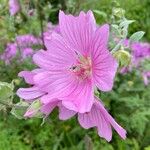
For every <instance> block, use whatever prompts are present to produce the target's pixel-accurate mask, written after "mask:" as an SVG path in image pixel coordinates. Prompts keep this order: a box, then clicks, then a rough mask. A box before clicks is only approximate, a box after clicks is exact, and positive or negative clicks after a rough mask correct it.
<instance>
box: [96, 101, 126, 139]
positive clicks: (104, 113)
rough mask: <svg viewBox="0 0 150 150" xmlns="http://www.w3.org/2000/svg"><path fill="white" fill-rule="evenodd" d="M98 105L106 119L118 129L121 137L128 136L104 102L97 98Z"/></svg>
mask: <svg viewBox="0 0 150 150" xmlns="http://www.w3.org/2000/svg"><path fill="white" fill-rule="evenodd" d="M95 103H96V105H97V108H98V109H99V110H100V112H101V114H102V115H103V117H104V118H105V120H106V121H107V122H108V123H109V124H110V125H111V126H113V128H114V129H115V130H116V132H117V133H118V134H119V135H120V137H121V138H123V139H125V138H126V130H125V129H123V128H122V127H121V126H120V125H119V124H118V123H117V122H116V121H115V120H114V119H113V117H112V116H111V115H110V114H109V113H108V112H107V110H106V109H105V108H104V106H103V104H102V103H101V102H100V101H99V100H98V99H97V98H96V102H95Z"/></svg>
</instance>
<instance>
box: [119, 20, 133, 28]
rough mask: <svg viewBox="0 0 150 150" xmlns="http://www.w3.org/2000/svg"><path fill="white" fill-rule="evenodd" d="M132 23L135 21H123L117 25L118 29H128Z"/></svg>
mask: <svg viewBox="0 0 150 150" xmlns="http://www.w3.org/2000/svg"><path fill="white" fill-rule="evenodd" d="M133 22H135V20H124V21H122V22H121V23H120V24H119V27H120V28H124V27H125V28H126V27H128V25H129V24H131V23H133Z"/></svg>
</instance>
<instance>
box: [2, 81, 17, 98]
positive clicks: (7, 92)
mask: <svg viewBox="0 0 150 150" xmlns="http://www.w3.org/2000/svg"><path fill="white" fill-rule="evenodd" d="M13 89H14V86H13V84H12V83H7V82H0V100H6V99H8V98H10V97H11V96H13Z"/></svg>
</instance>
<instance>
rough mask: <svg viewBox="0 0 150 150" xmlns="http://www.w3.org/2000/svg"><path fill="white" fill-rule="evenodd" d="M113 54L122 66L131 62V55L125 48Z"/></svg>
mask: <svg viewBox="0 0 150 150" xmlns="http://www.w3.org/2000/svg"><path fill="white" fill-rule="evenodd" d="M113 56H114V57H115V58H116V59H117V61H118V62H119V64H120V66H121V67H125V66H128V65H129V64H130V62H131V55H130V53H129V52H127V51H125V50H118V51H116V52H115V53H114V54H113Z"/></svg>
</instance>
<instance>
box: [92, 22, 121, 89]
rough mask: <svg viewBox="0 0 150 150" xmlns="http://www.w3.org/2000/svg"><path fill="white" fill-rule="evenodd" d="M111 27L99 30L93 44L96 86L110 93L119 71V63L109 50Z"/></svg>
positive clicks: (105, 26)
mask: <svg viewBox="0 0 150 150" xmlns="http://www.w3.org/2000/svg"><path fill="white" fill-rule="evenodd" d="M108 38H109V25H107V24H106V25H103V26H101V27H100V28H98V29H97V30H96V32H95V35H94V37H93V41H92V44H91V57H92V68H93V78H94V82H95V85H96V86H97V87H98V88H99V89H100V90H102V91H109V90H111V89H112V87H113V80H114V77H115V73H116V71H117V66H118V65H117V62H116V60H115V59H114V58H113V56H112V55H111V54H110V52H109V51H108V49H107V43H108Z"/></svg>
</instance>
